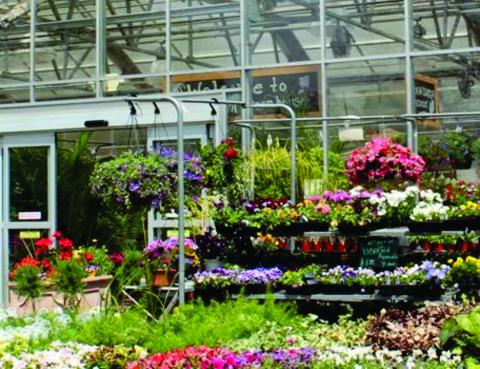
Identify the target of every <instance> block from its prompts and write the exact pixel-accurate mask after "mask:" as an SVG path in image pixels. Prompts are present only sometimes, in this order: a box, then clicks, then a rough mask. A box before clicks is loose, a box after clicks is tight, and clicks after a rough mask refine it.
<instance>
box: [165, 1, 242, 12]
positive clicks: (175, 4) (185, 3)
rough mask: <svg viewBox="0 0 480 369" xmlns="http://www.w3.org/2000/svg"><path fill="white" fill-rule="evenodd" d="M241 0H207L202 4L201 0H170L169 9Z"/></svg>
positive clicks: (236, 2) (230, 2)
mask: <svg viewBox="0 0 480 369" xmlns="http://www.w3.org/2000/svg"><path fill="white" fill-rule="evenodd" d="M240 1H241V0H215V1H208V2H206V4H204V2H203V1H201V0H172V1H171V9H172V10H180V9H186V8H195V7H198V6H205V7H206V6H209V5H210V4H215V5H217V4H232V3H235V4H239V3H240Z"/></svg>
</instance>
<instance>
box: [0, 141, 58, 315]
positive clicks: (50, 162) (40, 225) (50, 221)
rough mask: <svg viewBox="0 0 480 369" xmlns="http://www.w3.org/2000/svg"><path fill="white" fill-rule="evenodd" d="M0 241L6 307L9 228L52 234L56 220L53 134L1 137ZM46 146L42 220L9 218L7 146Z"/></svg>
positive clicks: (1, 286) (0, 287)
mask: <svg viewBox="0 0 480 369" xmlns="http://www.w3.org/2000/svg"><path fill="white" fill-rule="evenodd" d="M2 143H3V144H2V175H1V178H0V179H1V180H2V182H1V183H2V184H3V192H2V200H1V205H2V233H3V235H2V240H3V247H2V251H1V253H0V266H1V283H0V298H1V299H0V305H1V306H3V307H6V306H7V304H8V287H7V282H8V272H9V238H10V234H9V233H10V232H9V231H10V230H13V229H18V230H21V229H48V230H49V233H50V234H51V233H53V232H54V231H55V230H56V228H57V225H56V222H57V199H56V196H57V181H56V165H57V163H56V151H55V147H56V145H55V135H54V134H53V133H52V134H42V135H32V134H28V135H26V134H25V135H8V136H4V137H3V140H2ZM30 147H46V148H48V155H47V173H48V174H47V175H48V178H47V183H48V194H47V202H48V214H47V219H46V220H45V221H32V222H30V221H12V220H10V153H9V149H11V148H30Z"/></svg>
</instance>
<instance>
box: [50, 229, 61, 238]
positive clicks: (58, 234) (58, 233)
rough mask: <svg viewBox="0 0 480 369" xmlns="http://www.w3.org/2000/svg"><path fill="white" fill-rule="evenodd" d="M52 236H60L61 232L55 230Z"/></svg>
mask: <svg viewBox="0 0 480 369" xmlns="http://www.w3.org/2000/svg"><path fill="white" fill-rule="evenodd" d="M52 237H53V238H62V232H60V231H55V232H53V234H52Z"/></svg>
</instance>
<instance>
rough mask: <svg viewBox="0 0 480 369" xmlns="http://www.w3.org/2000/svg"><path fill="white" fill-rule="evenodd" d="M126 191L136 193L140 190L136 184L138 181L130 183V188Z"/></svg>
mask: <svg viewBox="0 0 480 369" xmlns="http://www.w3.org/2000/svg"><path fill="white" fill-rule="evenodd" d="M128 189H129V190H130V191H131V192H137V191H138V190H139V189H140V184H139V183H138V181H134V182H132V183H130V186H129V187H128Z"/></svg>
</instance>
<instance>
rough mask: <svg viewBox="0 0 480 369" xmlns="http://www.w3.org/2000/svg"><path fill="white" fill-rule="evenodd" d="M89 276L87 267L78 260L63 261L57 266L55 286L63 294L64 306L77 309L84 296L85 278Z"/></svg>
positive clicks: (54, 276) (54, 277) (54, 275)
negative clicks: (80, 296) (80, 297)
mask: <svg viewBox="0 0 480 369" xmlns="http://www.w3.org/2000/svg"><path fill="white" fill-rule="evenodd" d="M86 276H87V271H86V270H85V265H84V264H83V263H82V262H78V261H77V260H74V259H70V260H61V261H59V262H58V263H57V264H56V266H55V273H54V274H53V278H52V280H53V285H54V286H55V288H56V289H58V291H60V292H62V293H63V295H64V297H63V306H64V307H66V308H76V307H77V306H78V303H79V299H78V297H79V295H82V294H83V290H84V288H85V283H84V282H83V280H82V279H83V278H85V277H86Z"/></svg>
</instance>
